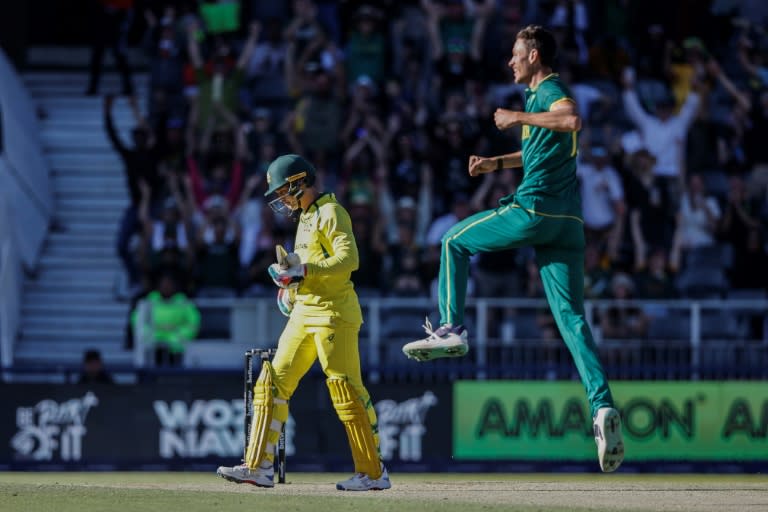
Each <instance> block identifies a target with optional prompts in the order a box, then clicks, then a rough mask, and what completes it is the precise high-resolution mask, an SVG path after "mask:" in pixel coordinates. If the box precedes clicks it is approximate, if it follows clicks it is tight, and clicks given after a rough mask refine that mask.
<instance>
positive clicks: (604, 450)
mask: <svg viewBox="0 0 768 512" xmlns="http://www.w3.org/2000/svg"><path fill="white" fill-rule="evenodd" d="M592 426H593V429H594V432H595V443H597V459H598V461H599V462H600V469H602V470H603V472H605V473H610V472H612V471H616V470H617V469H618V468H619V466H621V463H622V461H623V460H624V441H623V439H622V436H621V416H620V415H619V411H617V410H616V409H614V408H612V407H601V408H600V409H598V410H597V414H596V415H595V417H594V419H593V422H592Z"/></svg>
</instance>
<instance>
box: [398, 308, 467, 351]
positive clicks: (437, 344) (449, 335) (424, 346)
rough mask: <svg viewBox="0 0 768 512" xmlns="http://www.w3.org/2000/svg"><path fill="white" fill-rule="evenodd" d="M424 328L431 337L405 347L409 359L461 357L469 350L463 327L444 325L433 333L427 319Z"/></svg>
mask: <svg viewBox="0 0 768 512" xmlns="http://www.w3.org/2000/svg"><path fill="white" fill-rule="evenodd" d="M422 327H423V328H424V331H425V332H426V333H427V334H428V335H429V336H427V337H426V338H424V339H421V340H416V341H412V342H410V343H407V344H405V345H404V346H403V353H404V354H405V355H406V356H407V357H408V358H409V359H415V360H417V361H430V360H432V359H437V358H440V357H461V356H463V355H464V354H466V353H467V351H468V350H469V345H468V344H467V330H466V329H465V328H464V326H463V325H457V326H455V327H454V326H453V325H451V324H443V325H441V326H440V327H438V328H437V329H436V330H434V331H433V330H432V323H431V322H430V321H429V318H427V319H426V321H425V323H424V325H422Z"/></svg>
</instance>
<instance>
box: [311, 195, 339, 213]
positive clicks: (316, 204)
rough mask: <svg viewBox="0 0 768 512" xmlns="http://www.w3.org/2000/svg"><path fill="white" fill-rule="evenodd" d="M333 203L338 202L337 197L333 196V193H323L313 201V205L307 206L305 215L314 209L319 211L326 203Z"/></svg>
mask: <svg viewBox="0 0 768 512" xmlns="http://www.w3.org/2000/svg"><path fill="white" fill-rule="evenodd" d="M332 201H336V196H335V195H333V192H323V193H321V194H320V195H318V196H317V197H316V198H315V200H314V201H312V204H310V205H309V206H307V209H306V211H305V212H304V213H310V212H311V211H312V210H313V209H315V210H317V209H318V208H320V207H321V206H323V205H324V204H325V203H330V202H332Z"/></svg>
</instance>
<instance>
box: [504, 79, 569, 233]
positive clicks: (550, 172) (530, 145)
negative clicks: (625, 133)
mask: <svg viewBox="0 0 768 512" xmlns="http://www.w3.org/2000/svg"><path fill="white" fill-rule="evenodd" d="M525 97H526V101H525V111H526V112H533V113H535V112H549V110H550V109H551V108H552V106H553V105H554V104H556V103H558V102H560V101H564V100H571V101H572V96H571V93H570V91H569V90H568V88H567V87H566V86H565V84H563V82H562V81H561V80H560V76H559V75H557V74H555V73H552V74H550V75H548V76H547V77H545V78H544V80H542V81H541V82H539V84H538V85H537V86H536V88H533V89H531V88H529V89H526V91H525ZM577 148H578V132H556V131H553V130H548V129H546V128H539V127H536V126H529V125H523V141H522V154H523V180H522V182H521V183H520V186H519V187H518V188H517V193H516V194H514V197H513V196H508V197H507V198H504V199H503V200H502V202H501V203H502V204H507V203H510V202H512V201H514V202H516V203H517V204H519V205H520V206H522V207H523V208H526V209H528V210H531V211H533V212H536V213H540V214H542V215H547V214H549V215H568V216H574V217H578V218H579V219H581V198H580V196H579V187H578V181H577V178H576V151H577Z"/></svg>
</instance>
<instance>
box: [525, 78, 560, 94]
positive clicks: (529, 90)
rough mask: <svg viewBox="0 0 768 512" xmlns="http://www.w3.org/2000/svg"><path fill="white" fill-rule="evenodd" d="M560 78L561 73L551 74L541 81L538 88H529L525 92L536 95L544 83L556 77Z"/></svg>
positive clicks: (537, 85)
mask: <svg viewBox="0 0 768 512" xmlns="http://www.w3.org/2000/svg"><path fill="white" fill-rule="evenodd" d="M558 76H560V74H559V73H550V74H548V75H547V76H545V77H544V78H542V79H541V81H540V82H539V83H538V84H536V87H528V88H527V89H526V90H525V92H526V93H528V94H530V93H534V92H536V89H538V88H539V86H540V85H541V84H543V83H544V81H545V80H549V79H550V78H555V77H558Z"/></svg>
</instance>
